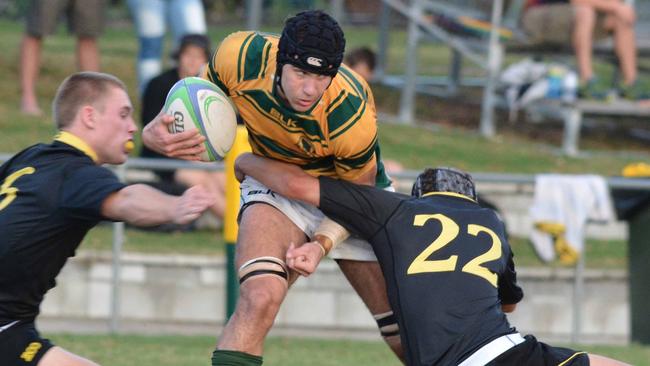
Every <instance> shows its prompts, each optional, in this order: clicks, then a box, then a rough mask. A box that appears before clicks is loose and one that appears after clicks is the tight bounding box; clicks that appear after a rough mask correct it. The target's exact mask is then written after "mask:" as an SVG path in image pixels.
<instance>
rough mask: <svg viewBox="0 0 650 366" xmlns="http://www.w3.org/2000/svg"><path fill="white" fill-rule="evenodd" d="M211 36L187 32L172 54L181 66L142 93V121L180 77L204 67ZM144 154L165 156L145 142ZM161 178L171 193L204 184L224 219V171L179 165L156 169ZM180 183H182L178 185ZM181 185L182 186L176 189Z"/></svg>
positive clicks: (216, 211)
mask: <svg viewBox="0 0 650 366" xmlns="http://www.w3.org/2000/svg"><path fill="white" fill-rule="evenodd" d="M210 54H211V52H210V40H209V39H208V37H206V36H204V35H202V34H188V35H185V36H183V38H181V41H180V45H179V48H178V50H177V51H176V52H175V53H174V54H173V56H172V58H173V59H174V60H175V61H176V62H177V63H178V66H177V67H174V68H171V69H169V70H167V71H165V72H164V73H162V74H160V75H158V76H156V77H155V78H153V79H151V81H150V82H149V83H148V85H147V87H146V88H145V90H144V94H143V96H142V123H143V124H144V125H146V124H147V123H148V122H149V121H151V120H153V119H154V118H155V117H156V115H158V113H160V110H161V109H162V108H163V105H164V104H165V98H166V97H167V92H168V91H169V90H170V89H171V88H172V86H174V84H175V83H176V82H177V81H179V80H180V79H183V78H186V77H189V76H196V75H198V73H199V71H201V67H202V66H203V65H205V64H206V63H207V62H208V59H209V58H210ZM141 156H142V157H146V158H161V159H162V158H165V159H168V158H167V157H166V156H164V155H161V154H158V153H156V152H154V151H152V150H150V149H149V148H147V147H146V146H144V145H143V146H142V153H141ZM155 173H156V175H158V177H159V178H160V181H161V183H162V184H161V185H160V186H158V188H161V189H162V190H163V191H166V192H168V193H171V194H175V193H177V192H182V191H183V190H185V188H186V187H189V186H195V185H202V186H203V187H204V188H206V189H207V190H208V191H209V192H210V193H211V194H212V195H213V196H214V197H215V199H216V201H215V203H214V205H212V206H211V207H210V211H211V212H212V213H213V214H214V215H215V216H216V217H217V218H218V219H223V213H224V210H225V205H226V202H225V200H226V199H225V184H226V183H225V176H224V174H223V172H209V171H205V170H194V169H178V170H176V171H175V172H173V171H168V170H166V171H156V172H155ZM178 185H180V186H181V187H178ZM176 188H181V189H176Z"/></svg>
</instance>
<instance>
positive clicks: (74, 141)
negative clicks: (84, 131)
mask: <svg viewBox="0 0 650 366" xmlns="http://www.w3.org/2000/svg"><path fill="white" fill-rule="evenodd" d="M54 141H60V142H63V143H64V144H68V145H70V146H72V147H74V148H75V149H77V150H80V151H81V152H83V153H84V154H86V155H88V156H89V157H90V158H91V159H93V161H94V162H95V163H96V162H97V160H98V158H97V153H96V152H95V150H93V149H92V148H91V147H90V146H89V145H88V144H87V143H86V142H85V141H84V140H82V139H80V138H79V137H77V136H75V135H73V134H72V133H70V132H67V131H60V132H59V133H57V134H56V135H55V136H54Z"/></svg>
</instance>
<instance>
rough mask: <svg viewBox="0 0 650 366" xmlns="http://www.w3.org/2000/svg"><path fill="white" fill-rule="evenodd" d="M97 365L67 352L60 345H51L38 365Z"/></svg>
mask: <svg viewBox="0 0 650 366" xmlns="http://www.w3.org/2000/svg"><path fill="white" fill-rule="evenodd" d="M60 365H65V366H98V364H96V363H94V362H92V361H90V360H87V359H85V358H83V357H80V356H77V355H75V354H74V353H71V352H68V351H66V350H64V349H63V348H61V347H52V348H50V349H49V351H47V353H45V355H44V356H43V358H41V360H40V361H39V363H38V366H60Z"/></svg>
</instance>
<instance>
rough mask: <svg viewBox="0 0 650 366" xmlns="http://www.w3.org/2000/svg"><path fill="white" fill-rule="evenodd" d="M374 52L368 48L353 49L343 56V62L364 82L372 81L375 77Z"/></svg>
mask: <svg viewBox="0 0 650 366" xmlns="http://www.w3.org/2000/svg"><path fill="white" fill-rule="evenodd" d="M375 59H376V57H375V52H374V51H373V50H371V49H370V48H368V47H359V48H355V49H353V50H352V51H350V52H348V53H347V54H346V55H345V60H344V61H343V62H344V63H345V64H346V65H348V66H349V67H350V68H351V69H352V70H354V71H355V72H356V73H357V74H359V75H360V76H361V77H363V78H364V79H366V81H368V82H370V81H372V79H373V77H374V75H375V65H376V61H375Z"/></svg>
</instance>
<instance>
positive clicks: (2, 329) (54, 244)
mask: <svg viewBox="0 0 650 366" xmlns="http://www.w3.org/2000/svg"><path fill="white" fill-rule="evenodd" d="M132 112H133V107H132V106H131V101H130V100H129V97H128V95H127V92H126V87H125V86H124V84H123V83H122V82H121V81H120V80H119V79H117V78H116V77H114V76H112V75H108V74H101V73H96V72H81V73H77V74H73V75H71V76H69V77H68V78H67V79H66V80H65V81H63V83H62V84H61V85H60V86H59V89H58V91H57V93H56V96H55V97H54V102H53V115H54V120H55V122H56V126H57V128H58V130H59V133H58V134H57V135H56V137H55V138H54V141H53V142H52V143H50V144H37V145H34V146H31V147H29V148H27V149H25V150H23V151H21V152H19V153H17V154H16V155H14V156H13V157H12V158H11V159H10V160H9V161H7V162H6V163H5V164H3V165H2V166H0V182H2V185H1V186H0V365H3V366H18V365H20V366H35V365H38V366H58V365H66V366H82V365H96V364H95V363H93V362H91V361H89V360H86V359H84V358H82V357H80V356H77V355H74V354H72V353H70V352H68V351H66V350H64V349H62V348H60V347H56V346H54V345H53V344H52V343H51V342H50V341H49V340H47V339H44V338H42V337H41V336H40V334H39V332H38V331H37V330H36V327H35V323H34V322H35V319H36V317H37V316H38V314H39V310H40V309H39V308H40V305H41V302H42V301H43V296H44V295H45V293H46V292H47V291H48V290H49V289H51V288H53V287H54V286H55V278H56V276H57V274H58V273H59V271H60V270H61V268H62V267H63V265H64V264H65V262H66V261H67V259H68V258H69V257H72V256H74V255H75V251H76V249H77V247H78V246H79V244H80V243H81V241H82V240H83V238H84V236H85V235H86V233H87V232H88V230H90V229H91V228H92V227H94V226H95V225H97V223H98V222H99V221H101V220H112V221H126V222H129V223H131V224H134V225H140V226H150V225H159V224H162V223H171V222H173V223H177V224H186V223H188V222H190V221H192V220H194V219H196V218H197V217H198V216H199V215H200V214H201V213H202V212H203V211H205V210H206V209H207V208H208V207H210V205H212V204H213V203H214V199H213V198H212V197H211V196H210V195H209V194H208V193H207V191H205V190H204V189H203V188H202V187H198V186H197V187H193V188H190V189H188V190H186V191H185V193H184V194H183V195H182V196H180V197H175V196H169V195H166V194H164V193H162V192H160V191H157V190H155V189H153V188H151V187H149V186H147V185H144V184H136V185H130V186H126V185H124V184H123V183H121V182H120V181H119V180H118V179H117V177H116V176H115V175H114V174H113V173H112V172H111V171H110V170H108V169H106V168H104V167H101V166H100V165H101V164H105V163H106V164H122V163H124V162H125V161H126V158H127V155H128V153H129V152H130V150H131V149H132V148H133V146H132V144H133V141H132V139H133V134H134V133H135V131H136V125H135V123H134V121H133V116H132Z"/></svg>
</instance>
